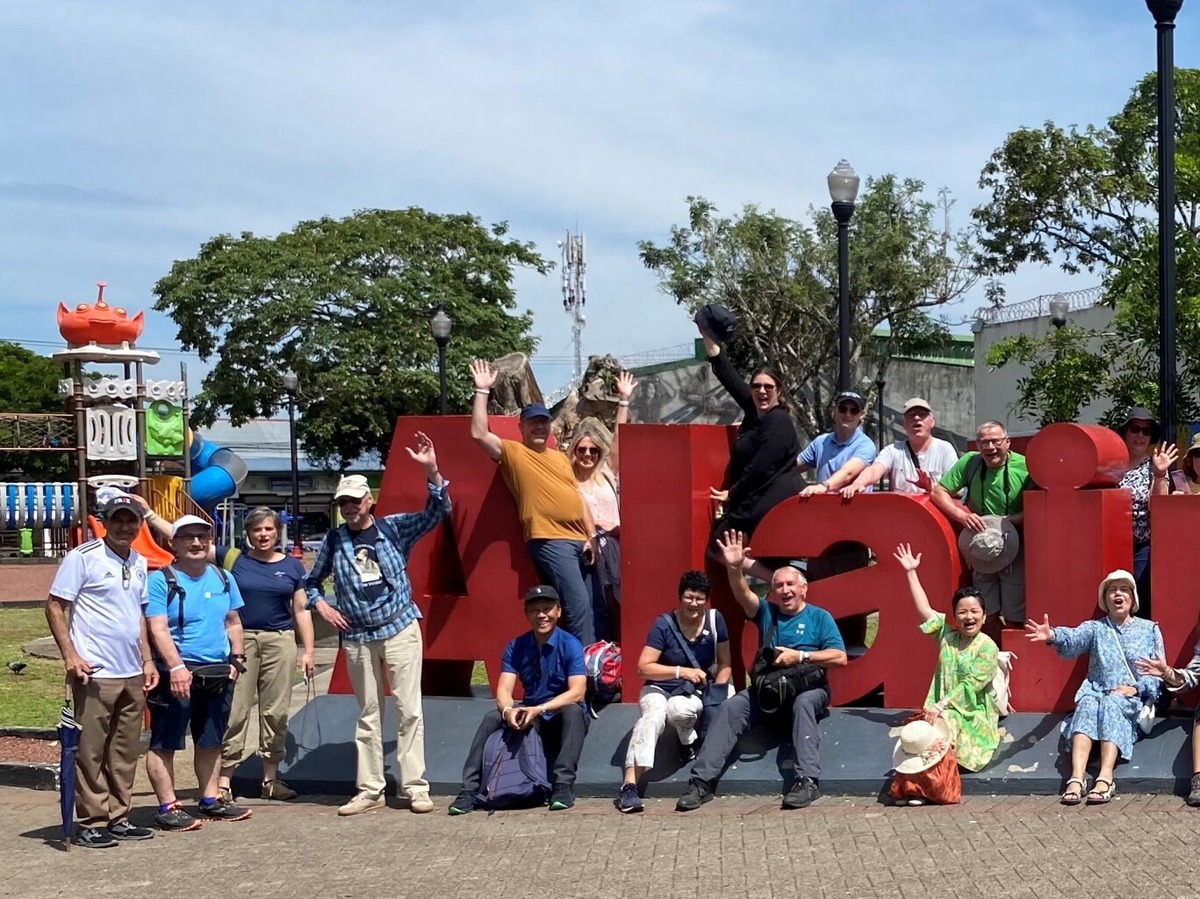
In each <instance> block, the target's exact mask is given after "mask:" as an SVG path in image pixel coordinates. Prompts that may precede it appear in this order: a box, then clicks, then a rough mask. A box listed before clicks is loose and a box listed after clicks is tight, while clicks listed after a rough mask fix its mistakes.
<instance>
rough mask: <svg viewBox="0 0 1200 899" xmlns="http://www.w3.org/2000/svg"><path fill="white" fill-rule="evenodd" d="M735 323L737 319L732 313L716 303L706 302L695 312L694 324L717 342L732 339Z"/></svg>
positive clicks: (725, 341) (727, 341)
mask: <svg viewBox="0 0 1200 899" xmlns="http://www.w3.org/2000/svg"><path fill="white" fill-rule="evenodd" d="M736 323H737V319H736V318H735V317H734V315H733V313H732V312H730V311H729V310H728V309H726V308H725V307H724V306H721V305H720V304H718V303H708V304H707V305H705V306H701V307H700V309H699V310H698V311H697V312H696V324H697V325H699V326H700V327H701V328H703V329H704V331H705V332H707V333H708V334H709V335H710V336H711V337H712V339H713V340H715V341H716V342H717V343H729V341H731V340H733V333H734V325H735V324H736Z"/></svg>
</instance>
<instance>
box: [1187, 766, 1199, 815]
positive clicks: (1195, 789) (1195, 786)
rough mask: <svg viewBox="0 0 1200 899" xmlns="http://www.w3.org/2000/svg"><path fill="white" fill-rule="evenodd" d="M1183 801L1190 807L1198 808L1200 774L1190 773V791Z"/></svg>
mask: <svg viewBox="0 0 1200 899" xmlns="http://www.w3.org/2000/svg"><path fill="white" fill-rule="evenodd" d="M1184 801H1185V802H1186V803H1187V804H1188V805H1190V806H1191V807H1192V808H1200V774H1193V775H1192V792H1190V793H1188V796H1187V799H1185V800H1184Z"/></svg>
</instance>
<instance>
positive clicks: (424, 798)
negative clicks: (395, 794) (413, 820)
mask: <svg viewBox="0 0 1200 899" xmlns="http://www.w3.org/2000/svg"><path fill="white" fill-rule="evenodd" d="M433 809H434V805H433V800H432V799H430V798H429V794H428V793H417V794H415V795H414V796H413V797H412V798H411V799H409V800H408V810H409V811H410V812H412V813H413V814H416V815H424V814H428V813H429V812H432V811H433Z"/></svg>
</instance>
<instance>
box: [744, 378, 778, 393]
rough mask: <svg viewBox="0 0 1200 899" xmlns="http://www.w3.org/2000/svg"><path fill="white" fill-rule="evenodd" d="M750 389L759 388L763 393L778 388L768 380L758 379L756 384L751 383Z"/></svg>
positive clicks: (772, 391) (771, 391)
mask: <svg viewBox="0 0 1200 899" xmlns="http://www.w3.org/2000/svg"><path fill="white" fill-rule="evenodd" d="M750 389H751V390H761V391H762V392H763V393H774V392H775V391H776V390H778V389H779V388H778V387H776V386H775V385H774V384H772V383H770V382H769V381H759V382H758V383H757V384H751V385H750Z"/></svg>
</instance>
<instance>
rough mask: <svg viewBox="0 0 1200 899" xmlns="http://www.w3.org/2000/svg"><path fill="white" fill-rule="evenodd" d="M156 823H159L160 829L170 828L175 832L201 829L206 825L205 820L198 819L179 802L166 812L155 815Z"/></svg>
mask: <svg viewBox="0 0 1200 899" xmlns="http://www.w3.org/2000/svg"><path fill="white" fill-rule="evenodd" d="M154 823H155V824H157V825H158V829H159V830H169V831H172V832H174V833H183V832H184V831H185V830H199V829H200V828H201V827H203V826H204V822H203V821H197V820H196V819H195V818H193V817H192V816H191V815H189V814H188V813H187V812H185V811H184V810H183V809H181V808H180V807H179V803H178V802H177V803H175V804H174V805H173V806H171V807H170V808H169V809H167V810H166V811H165V812H159V813H158V814H157V815H155V816H154Z"/></svg>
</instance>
